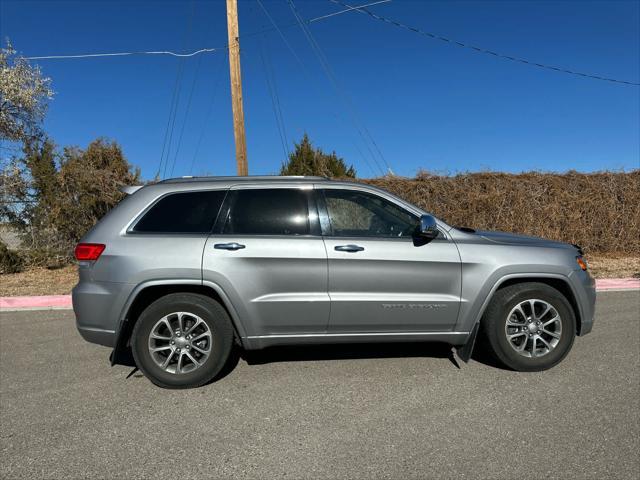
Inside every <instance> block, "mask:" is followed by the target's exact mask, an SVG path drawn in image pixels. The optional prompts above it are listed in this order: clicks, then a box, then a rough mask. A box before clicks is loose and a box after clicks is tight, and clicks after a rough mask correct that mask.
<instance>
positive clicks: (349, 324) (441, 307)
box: [316, 186, 461, 334]
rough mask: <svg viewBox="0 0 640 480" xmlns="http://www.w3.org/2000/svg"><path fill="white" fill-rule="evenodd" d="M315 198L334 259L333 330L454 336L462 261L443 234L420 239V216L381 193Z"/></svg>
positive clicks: (327, 193)
mask: <svg viewBox="0 0 640 480" xmlns="http://www.w3.org/2000/svg"><path fill="white" fill-rule="evenodd" d="M316 188H319V186H317V187H316ZM317 192H318V197H319V204H320V208H321V210H320V212H321V217H322V220H323V221H322V228H323V234H324V235H325V236H324V241H325V246H326V249H327V255H328V258H329V296H330V298H331V315H330V320H329V332H330V333H333V334H340V333H344V334H348V333H360V334H362V333H391V332H394V333H407V332H437V331H451V330H453V328H454V326H455V324H456V320H457V317H458V310H459V307H460V292H461V263H460V256H459V253H458V249H457V247H456V246H455V244H454V243H453V242H452V241H451V240H450V239H448V238H447V236H446V233H445V232H444V231H442V232H440V235H439V236H438V237H437V238H436V239H434V240H432V241H431V242H429V243H427V244H424V242H419V241H416V240H415V239H414V238H413V234H414V231H415V228H416V225H417V224H418V216H417V215H415V214H414V213H412V212H409V211H408V210H406V209H405V208H404V207H402V206H400V205H399V204H397V203H395V202H394V201H392V199H391V198H384V197H383V196H381V195H380V194H378V193H373V192H368V191H366V190H356V189H346V188H340V187H338V188H325V189H319V190H317Z"/></svg>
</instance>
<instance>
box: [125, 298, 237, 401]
mask: <svg viewBox="0 0 640 480" xmlns="http://www.w3.org/2000/svg"><path fill="white" fill-rule="evenodd" d="M174 312H188V313H192V314H195V315H197V316H198V317H200V318H201V319H202V320H203V321H204V322H205V323H206V324H207V327H208V328H209V330H210V331H211V353H209V356H208V358H206V360H205V361H204V363H203V364H202V366H200V367H198V368H196V369H195V370H193V371H192V372H188V373H180V374H176V373H171V372H167V371H165V370H163V369H162V368H161V367H160V366H159V365H157V364H156V363H155V361H154V360H153V359H152V358H151V353H150V352H149V348H148V345H149V343H148V342H149V334H150V333H151V330H152V329H153V327H154V325H155V324H156V322H158V320H160V319H161V318H163V317H164V316H166V315H170V314H171V313H174ZM233 339H234V332H233V326H232V324H231V319H230V318H229V315H228V314H227V311H226V310H225V309H224V308H223V307H222V306H221V305H220V304H219V303H218V302H216V301H215V300H213V299H211V298H209V297H207V296H205V295H199V294H195V293H172V294H169V295H166V296H164V297H162V298H160V299H158V300H156V301H155V302H153V303H152V304H151V305H149V306H148V307H147V308H146V309H145V310H144V311H143V312H142V313H141V314H140V317H139V318H138V321H137V322H136V324H135V326H134V328H133V332H132V334H131V347H132V348H131V350H132V352H133V358H134V359H135V362H136V365H137V367H138V368H139V369H140V371H142V373H144V374H145V376H146V377H147V378H148V379H149V380H151V381H152V382H153V383H155V384H156V385H158V386H159V387H163V388H195V387H200V386H202V385H205V384H207V383H208V382H210V381H211V380H213V379H214V378H215V377H216V375H218V374H219V373H220V371H221V370H222V368H223V367H224V365H225V363H226V362H227V360H228V358H229V354H230V352H231V347H232V346H233Z"/></svg>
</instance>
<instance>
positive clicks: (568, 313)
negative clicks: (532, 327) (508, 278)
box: [479, 282, 576, 372]
mask: <svg viewBox="0 0 640 480" xmlns="http://www.w3.org/2000/svg"><path fill="white" fill-rule="evenodd" d="M530 299H539V300H542V301H544V302H547V303H548V304H550V305H551V306H552V307H553V308H555V309H556V311H557V312H558V314H559V315H560V323H561V327H562V333H561V334H560V339H559V340H558V343H557V345H556V346H555V347H554V348H553V349H552V350H551V351H549V352H548V353H546V354H544V355H542V356H539V357H526V356H523V355H521V354H520V353H518V352H516V350H515V349H514V348H513V347H512V345H511V344H510V342H509V340H508V338H507V333H506V331H505V327H506V323H507V317H508V316H509V313H510V312H511V311H512V309H513V308H515V307H516V306H517V305H518V304H519V303H520V302H523V301H525V300H530ZM479 333H480V335H479V340H480V342H479V343H480V346H481V347H484V349H485V350H486V351H487V353H489V354H490V355H492V356H493V357H494V358H495V359H496V360H497V361H498V362H499V363H500V364H502V365H503V366H504V367H506V368H509V369H511V370H517V371H521V372H538V371H542V370H548V369H549V368H552V367H554V366H555V365H557V364H558V363H560V362H561V361H562V360H563V359H564V357H566V356H567V354H568V353H569V351H570V350H571V347H572V346H573V341H574V339H575V335H576V318H575V314H574V312H573V308H572V307H571V304H570V303H569V302H568V301H567V299H566V297H565V296H564V295H563V294H562V293H561V292H559V291H558V290H556V289H555V288H553V287H550V286H549V285H546V284H544V283H537V282H527V283H517V284H514V285H510V286H507V287H505V288H501V289H499V290H498V291H497V292H496V293H495V295H494V296H493V298H492V299H491V302H490V304H489V306H488V307H487V310H486V311H485V313H484V315H483V317H482V321H481V324H480V332H479ZM534 336H535V335H534ZM524 341H525V342H526V338H525V340H524ZM520 343H521V342H520ZM529 345H530V344H529Z"/></svg>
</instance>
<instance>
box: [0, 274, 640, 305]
mask: <svg viewBox="0 0 640 480" xmlns="http://www.w3.org/2000/svg"><path fill="white" fill-rule="evenodd" d="M638 289H640V278H601V279H597V280H596V290H598V291H600V292H604V291H607V290H638ZM5 308H6V309H11V310H18V309H22V308H24V309H28V308H43V309H45V308H72V304H71V295H46V296H42V297H0V310H2V309H5Z"/></svg>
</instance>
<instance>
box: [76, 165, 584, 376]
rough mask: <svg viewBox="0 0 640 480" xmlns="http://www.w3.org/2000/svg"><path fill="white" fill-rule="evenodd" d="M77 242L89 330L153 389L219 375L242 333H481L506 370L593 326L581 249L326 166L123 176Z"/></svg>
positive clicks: (404, 337) (387, 336)
mask: <svg viewBox="0 0 640 480" xmlns="http://www.w3.org/2000/svg"><path fill="white" fill-rule="evenodd" d="M128 193H129V195H128V196H127V197H126V198H125V199H124V200H123V201H122V202H121V203H120V204H119V205H118V206H117V207H116V208H115V209H113V210H112V211H111V212H110V213H109V214H108V215H106V216H105V217H104V218H103V219H102V220H101V221H100V223H98V224H97V225H96V226H95V227H94V228H93V229H92V230H91V231H90V232H89V233H87V235H86V236H85V237H84V238H83V239H82V242H81V243H80V244H79V245H78V246H77V248H76V258H77V260H78V262H79V275H80V280H79V283H78V284H77V285H76V287H75V288H74V289H73V308H74V311H75V314H76V319H77V326H78V330H79V331H80V334H81V335H82V336H83V337H84V338H85V339H86V340H87V341H89V342H94V343H99V344H102V345H106V346H109V347H113V348H114V351H113V353H112V362H115V361H117V359H118V358H120V356H121V355H123V354H126V353H127V352H129V351H130V352H131V353H132V354H133V358H134V360H135V362H136V365H137V366H138V368H140V370H142V372H143V373H144V374H145V375H146V376H147V377H148V378H149V379H150V380H151V381H152V382H154V383H155V384H157V385H159V386H162V387H169V388H183V387H195V386H200V385H203V384H205V383H207V382H209V381H211V380H213V379H214V378H215V377H216V375H218V374H219V373H220V371H221V369H222V368H223V366H224V365H225V363H226V362H227V360H228V357H229V355H230V353H231V350H232V347H234V344H237V345H239V346H240V347H241V348H243V349H247V350H251V349H261V348H264V347H268V346H271V345H291V344H298V345H299V344H312V343H329V344H333V343H343V342H404V341H417V340H421V341H437V342H447V343H449V344H451V345H453V346H455V347H456V348H457V350H458V355H459V356H460V357H461V358H462V360H464V361H467V360H468V359H469V357H470V356H471V353H472V350H473V348H474V343H475V340H476V336H477V335H478V340H479V342H481V343H482V346H483V347H484V348H485V349H486V350H487V351H488V352H489V353H491V354H492V355H493V356H495V358H496V359H497V360H498V361H499V362H500V363H501V364H503V365H504V366H506V367H508V368H511V369H515V370H521V371H538V370H544V369H548V368H550V367H552V366H554V365H556V364H557V363H558V362H560V361H561V360H562V359H563V358H564V357H565V356H566V355H567V353H568V352H569V350H570V349H571V346H572V344H573V340H574V337H575V336H576V335H584V334H586V333H588V332H589V331H590V330H591V327H592V323H593V314H594V306H595V288H594V280H593V278H592V277H591V275H590V274H589V273H588V271H587V265H586V263H585V262H584V260H583V258H582V252H581V251H580V248H579V247H577V246H575V245H569V244H566V243H560V242H554V241H549V240H543V239H539V238H534V237H524V236H519V235H512V234H506V233H495V232H484V231H474V230H471V229H468V228H455V227H451V226H449V225H447V224H446V223H444V222H443V221H441V220H438V219H436V218H434V217H433V216H431V215H429V214H427V213H426V212H424V211H422V210H421V209H419V208H418V207H416V206H414V205H411V204H409V203H407V202H405V201H403V200H402V199H400V198H398V197H396V196H394V195H392V194H390V193H388V192H386V191H383V190H380V189H378V188H374V187H371V186H368V185H363V184H359V183H347V182H342V181H331V180H327V179H325V178H321V177H208V178H182V179H171V180H165V181H162V182H159V183H156V184H154V185H148V186H145V187H142V188H141V187H129V191H128Z"/></svg>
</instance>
